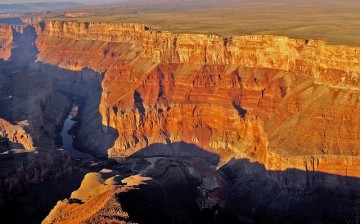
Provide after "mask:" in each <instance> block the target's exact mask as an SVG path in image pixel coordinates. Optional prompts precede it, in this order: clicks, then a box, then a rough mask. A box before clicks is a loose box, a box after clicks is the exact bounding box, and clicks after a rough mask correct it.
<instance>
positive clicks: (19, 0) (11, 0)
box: [0, 0, 124, 4]
mask: <svg viewBox="0 0 360 224" xmlns="http://www.w3.org/2000/svg"><path fill="white" fill-rule="evenodd" d="M30 2H81V3H100V2H124V0H96V1H95V0H63V1H62V0H0V4H13V3H30Z"/></svg>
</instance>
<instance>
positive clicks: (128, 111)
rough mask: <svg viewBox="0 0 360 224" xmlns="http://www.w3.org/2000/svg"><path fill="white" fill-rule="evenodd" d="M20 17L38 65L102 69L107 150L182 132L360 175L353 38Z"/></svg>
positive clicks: (271, 162)
mask: <svg viewBox="0 0 360 224" xmlns="http://www.w3.org/2000/svg"><path fill="white" fill-rule="evenodd" d="M26 22H28V23H29V24H30V25H31V26H30V27H33V28H34V30H35V32H36V35H37V38H36V42H35V44H36V47H37V50H38V54H37V61H38V62H39V63H44V64H49V65H55V66H58V67H60V68H63V69H66V70H73V71H81V70H83V69H86V68H89V69H91V70H94V71H96V72H98V73H99V75H101V76H103V80H102V96H101V103H100V106H99V108H98V109H99V111H100V113H101V117H102V125H103V126H104V131H106V129H111V128H113V129H116V130H117V131H118V135H119V137H118V138H117V139H116V141H115V143H114V145H113V146H112V147H110V148H109V149H108V152H107V153H108V155H109V156H123V155H126V156H127V155H131V154H133V153H135V152H137V151H138V150H140V149H143V148H145V147H147V146H148V145H150V144H152V143H165V144H169V143H171V142H179V141H184V142H187V143H193V144H196V145H197V146H199V147H201V148H204V149H206V150H208V151H210V152H213V153H215V154H218V155H219V156H220V157H221V160H222V163H225V162H226V161H228V160H229V159H230V158H232V157H235V158H249V159H250V160H251V161H259V162H261V163H263V164H264V165H265V167H266V168H267V169H270V170H285V169H287V168H297V169H301V170H306V171H323V172H328V173H333V174H340V175H349V176H357V177H358V176H360V173H359V172H358V167H359V166H360V160H359V155H358V153H359V150H360V148H359V144H360V142H359V141H358V139H359V137H360V136H359V135H360V115H358V114H360V113H359V111H360V104H359V97H360V94H359V93H360V92H359V88H360V86H359V73H360V59H359V58H360V57H359V56H360V48H359V47H348V46H332V45H327V44H326V43H324V42H322V41H320V40H294V39H289V38H287V37H281V36H264V35H255V36H235V37H221V36H216V35H200V34H199V35H197V34H191V35H189V34H176V35H175V34H171V33H168V32H155V31H152V30H151V29H150V28H149V27H146V26H144V25H140V24H131V23H126V24H123V23H79V22H62V21H40V20H36V19H33V20H26ZM2 57H3V58H4V59H5V60H6V59H7V58H6V57H8V56H6V57H5V56H2ZM82 77H84V76H82ZM94 137H96V136H94ZM83 143H84V144H85V145H86V146H90V145H91V143H90V142H87V140H86V139H84V142H83ZM92 150H94V151H96V150H97V153H104V152H103V151H101V150H103V149H102V148H98V149H97V148H96V147H92Z"/></svg>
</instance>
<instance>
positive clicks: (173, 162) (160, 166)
mask: <svg viewBox="0 0 360 224" xmlns="http://www.w3.org/2000/svg"><path fill="white" fill-rule="evenodd" d="M156 157H160V159H159V160H158V161H157V162H156V163H155V167H154V168H153V171H151V172H150V171H149V172H147V173H146V175H145V176H149V177H151V178H152V180H149V181H146V184H145V185H142V186H141V187H139V188H138V189H134V190H131V191H129V192H127V193H121V194H119V195H118V198H119V201H120V204H121V205H122V208H123V209H124V211H126V212H128V213H129V215H130V217H131V218H132V221H135V222H139V223H296V224H300V223H355V222H353V221H355V220H356V217H357V216H358V215H359V214H360V213H359V211H360V200H359V199H360V179H359V178H356V177H347V176H340V175H334V174H328V173H323V172H317V171H303V170H297V169H288V170H285V171H270V170H266V169H265V167H264V165H263V164H260V163H257V162H250V161H249V160H248V159H233V160H230V161H229V162H227V163H226V164H225V165H223V166H222V167H221V168H219V169H218V170H217V171H216V172H217V175H218V176H219V177H221V178H223V179H224V180H225V181H226V183H227V184H226V186H227V187H226V188H224V189H221V191H222V192H223V193H225V195H226V197H225V199H224V200H225V202H222V203H223V205H222V206H219V204H218V205H216V206H214V207H212V208H211V209H203V210H201V209H199V207H198V205H197V204H196V201H195V199H196V198H197V197H198V196H199V190H198V187H199V185H200V182H198V180H197V181H196V180H195V179H193V180H192V177H191V176H189V175H188V174H187V171H186V170H187V163H186V162H184V161H186V160H187V159H186V158H190V159H195V160H197V161H198V167H199V166H200V167H201V166H202V164H203V165H204V164H205V165H206V166H208V165H210V166H214V165H216V164H218V162H219V157H218V156H217V155H216V154H213V153H211V152H209V151H205V150H203V149H201V148H199V147H197V146H195V145H192V144H187V143H185V142H176V143H171V144H152V145H150V146H149V147H146V148H144V149H142V150H140V151H139V152H137V153H136V154H134V155H133V156H131V157H130V159H132V158H137V159H139V158H156ZM166 161H168V162H166ZM147 165H148V164H147ZM147 165H144V164H143V165H142V166H143V168H144V167H146V166H147ZM214 168H215V167H214ZM142 175H144V174H142ZM224 203H225V204H224ZM164 205H166V206H164Z"/></svg>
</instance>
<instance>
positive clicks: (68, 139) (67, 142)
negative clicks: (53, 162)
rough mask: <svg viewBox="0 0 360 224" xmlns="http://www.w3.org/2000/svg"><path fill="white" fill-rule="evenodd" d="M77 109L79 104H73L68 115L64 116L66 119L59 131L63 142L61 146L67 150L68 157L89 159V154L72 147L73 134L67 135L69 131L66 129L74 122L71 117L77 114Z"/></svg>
mask: <svg viewBox="0 0 360 224" xmlns="http://www.w3.org/2000/svg"><path fill="white" fill-rule="evenodd" d="M78 109H79V106H77V105H75V106H73V107H72V109H71V112H70V114H69V116H68V117H67V118H66V120H65V122H64V126H63V128H62V130H61V132H60V135H61V137H62V142H63V145H62V148H63V149H65V150H67V151H68V152H69V154H70V157H71V158H72V159H83V158H88V159H91V158H92V156H91V155H89V154H86V153H82V152H80V151H78V150H76V149H75V148H74V147H73V136H72V135H69V133H68V131H69V130H70V129H71V127H72V126H73V125H74V124H76V121H74V120H73V118H74V117H76V116H77V114H78Z"/></svg>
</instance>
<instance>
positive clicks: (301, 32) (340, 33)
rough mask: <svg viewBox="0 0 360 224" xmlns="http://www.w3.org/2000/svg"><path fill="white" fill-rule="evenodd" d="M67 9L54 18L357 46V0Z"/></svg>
mask: <svg viewBox="0 0 360 224" xmlns="http://www.w3.org/2000/svg"><path fill="white" fill-rule="evenodd" d="M70 10H71V11H68V12H71V13H74V14H73V15H75V16H74V17H62V16H58V15H57V16H54V17H56V18H57V19H58V18H61V19H64V20H77V21H112V22H136V23H145V24H147V25H149V26H153V27H155V28H156V29H159V30H162V31H170V32H173V33H206V34H219V35H225V36H231V35H246V34H274V35H284V36H288V37H291V38H318V39H323V40H325V41H327V42H329V43H332V44H345V45H360V1H359V0H313V1H309V0H254V1H250V0H223V1H219V0H200V1H195V0H193V1H189V0H183V1H181V0H174V1H169V0H163V1H159V0H143V1H132V2H128V3H119V4H112V5H102V6H92V7H90V6H89V7H83V8H76V9H70ZM76 13H77V14H76ZM85 13H86V14H85ZM77 15H78V16H77ZM54 17H53V18H54Z"/></svg>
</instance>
